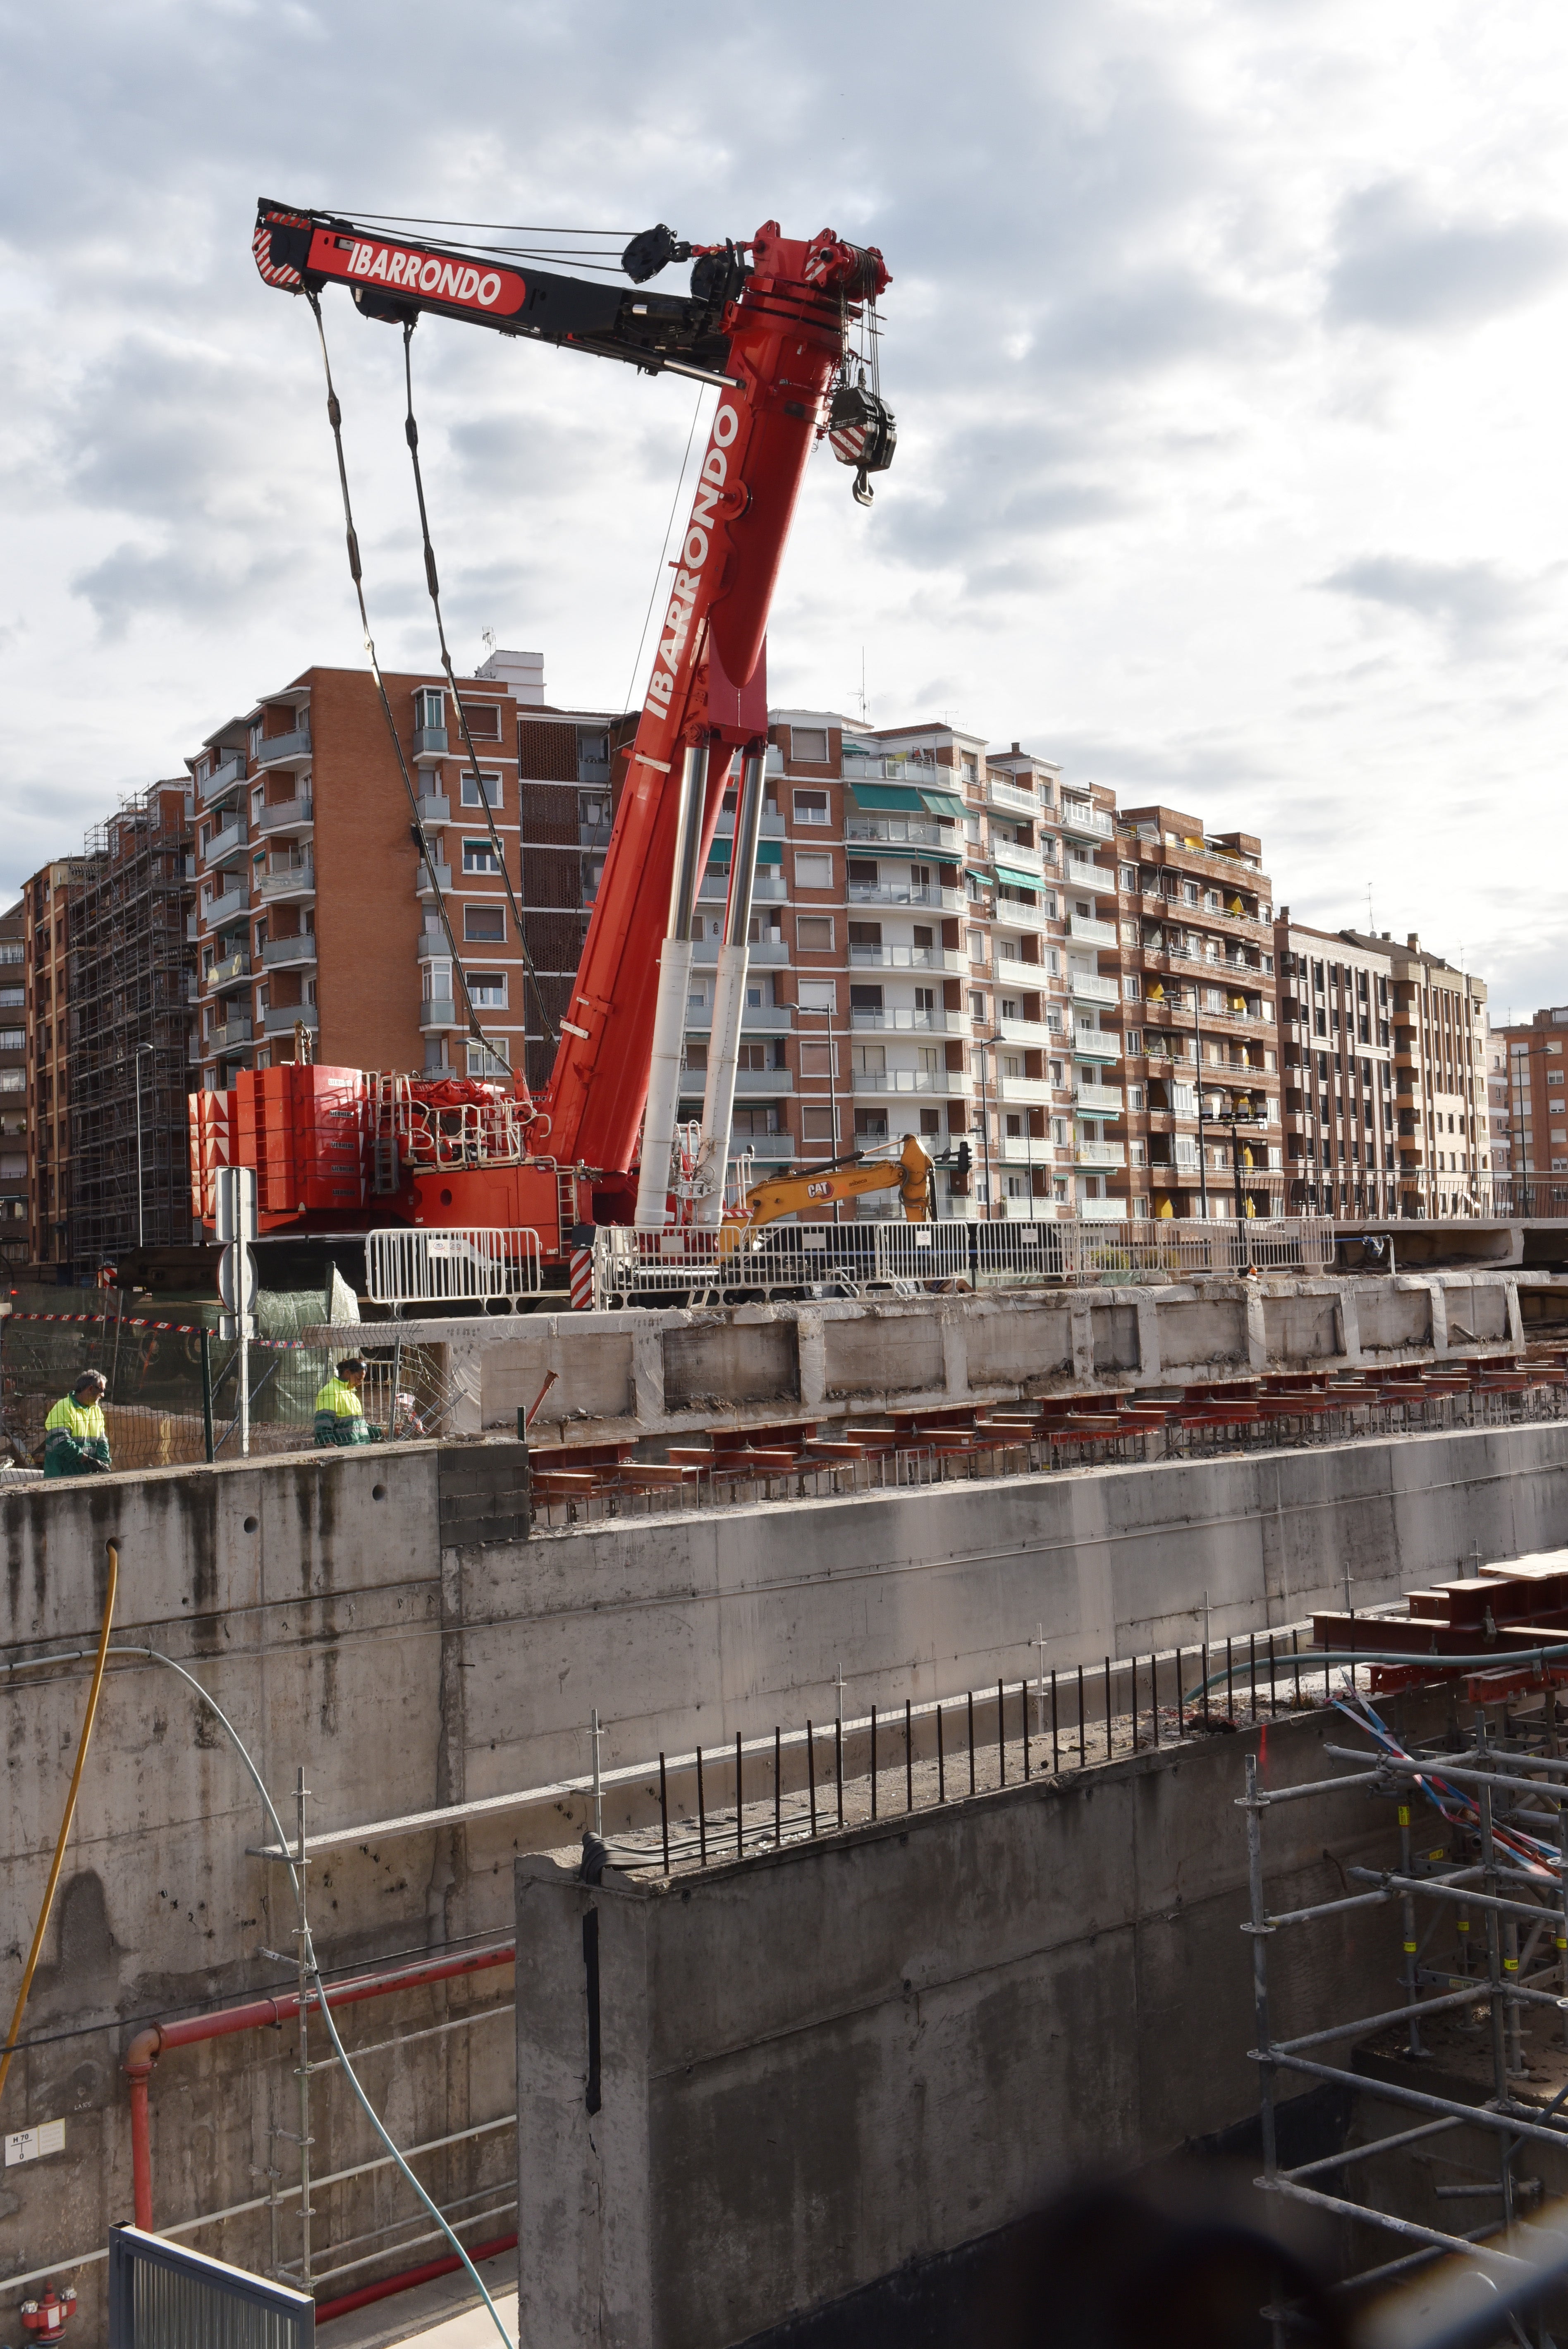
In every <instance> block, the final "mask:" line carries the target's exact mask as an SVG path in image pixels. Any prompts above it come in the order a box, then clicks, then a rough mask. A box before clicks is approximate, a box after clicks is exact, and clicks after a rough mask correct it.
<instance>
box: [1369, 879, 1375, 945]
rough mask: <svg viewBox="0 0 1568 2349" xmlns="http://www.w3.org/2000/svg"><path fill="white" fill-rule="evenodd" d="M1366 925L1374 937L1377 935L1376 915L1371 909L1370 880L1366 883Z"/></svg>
mask: <svg viewBox="0 0 1568 2349" xmlns="http://www.w3.org/2000/svg"><path fill="white" fill-rule="evenodd" d="M1367 929H1368V930H1369V931H1370V933H1371V935H1372V936H1374V937H1376V936H1377V915H1376V914H1375V913H1374V912H1373V911H1372V884H1371V882H1370V881H1368V883H1367Z"/></svg>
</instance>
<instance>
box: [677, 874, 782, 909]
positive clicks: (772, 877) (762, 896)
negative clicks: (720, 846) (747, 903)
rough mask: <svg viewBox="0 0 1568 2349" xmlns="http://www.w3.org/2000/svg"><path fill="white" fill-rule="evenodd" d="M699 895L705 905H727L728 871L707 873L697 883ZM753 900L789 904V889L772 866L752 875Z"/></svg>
mask: <svg viewBox="0 0 1568 2349" xmlns="http://www.w3.org/2000/svg"><path fill="white" fill-rule="evenodd" d="M696 894H697V895H698V897H699V898H700V899H701V900H702V901H703V903H704V904H705V905H727V904H728V902H729V875H728V874H727V873H705V874H703V876H702V879H701V881H700V882H699V883H698V884H697V892H696ZM751 902H752V904H753V905H788V904H789V886H788V885H787V883H786V882H785V880H784V878H783V875H782V874H779V873H776V872H774V871H773V870H771V868H769V870H768V871H766V872H763V871H760V870H759V871H758V872H757V873H755V874H753V875H752V881H751Z"/></svg>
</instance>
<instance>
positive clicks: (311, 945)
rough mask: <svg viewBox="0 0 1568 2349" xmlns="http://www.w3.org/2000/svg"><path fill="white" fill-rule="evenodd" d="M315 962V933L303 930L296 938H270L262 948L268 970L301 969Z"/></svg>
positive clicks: (265, 966)
mask: <svg viewBox="0 0 1568 2349" xmlns="http://www.w3.org/2000/svg"><path fill="white" fill-rule="evenodd" d="M314 961H315V931H314V930H302V931H301V932H300V934H299V936H298V937H296V938H269V939H268V940H267V942H266V944H265V946H264V947H263V948H262V964H263V968H264V969H266V970H289V969H291V968H292V969H300V968H304V966H305V965H306V964H308V963H313V962H314Z"/></svg>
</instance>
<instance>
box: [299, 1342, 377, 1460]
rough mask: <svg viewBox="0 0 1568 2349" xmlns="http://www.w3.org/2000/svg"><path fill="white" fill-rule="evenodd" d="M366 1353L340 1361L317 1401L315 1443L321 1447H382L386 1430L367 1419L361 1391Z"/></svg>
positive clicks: (363, 1382) (363, 1381) (349, 1356)
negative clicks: (353, 1445)
mask: <svg viewBox="0 0 1568 2349" xmlns="http://www.w3.org/2000/svg"><path fill="white" fill-rule="evenodd" d="M367 1367H368V1366H367V1364H366V1361H365V1357H364V1356H363V1354H350V1355H348V1356H347V1357H346V1360H345V1361H341V1362H339V1364H338V1366H337V1370H336V1373H335V1376H334V1377H332V1378H330V1379H328V1381H326V1384H325V1386H324V1387H323V1388H322V1389H321V1391H320V1392H319V1393H318V1394H317V1396H316V1399H315V1440H316V1442H317V1443H318V1444H379V1443H380V1441H381V1436H382V1431H381V1429H380V1428H378V1427H372V1426H371V1425H370V1423H369V1422H368V1421H367V1420H366V1416H365V1409H364V1405H363V1404H362V1403H361V1402H360V1400H359V1390H360V1388H361V1387H362V1386H363V1385H364V1384H365V1372H366V1368H367Z"/></svg>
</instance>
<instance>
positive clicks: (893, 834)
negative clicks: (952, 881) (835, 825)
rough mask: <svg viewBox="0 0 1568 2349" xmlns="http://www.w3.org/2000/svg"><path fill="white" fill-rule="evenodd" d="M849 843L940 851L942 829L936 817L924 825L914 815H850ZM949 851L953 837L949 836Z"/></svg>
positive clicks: (846, 823) (846, 827)
mask: <svg viewBox="0 0 1568 2349" xmlns="http://www.w3.org/2000/svg"><path fill="white" fill-rule="evenodd" d="M844 838H845V839H846V840H874V841H875V842H876V843H878V844H879V846H882V847H893V848H906V847H907V848H940V847H941V846H942V844H943V842H942V826H941V825H940V824H939V823H937V821H936V819H935V817H934V816H933V817H932V818H931V819H930V821H929V822H925V823H923V822H922V821H921V819H920V817H918V816H913V815H851V816H847V817H846V818H845V820H844ZM947 844H948V846H949V848H951V847H952V846H953V835H952V833H951V832H949V833H948V836H947Z"/></svg>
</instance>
